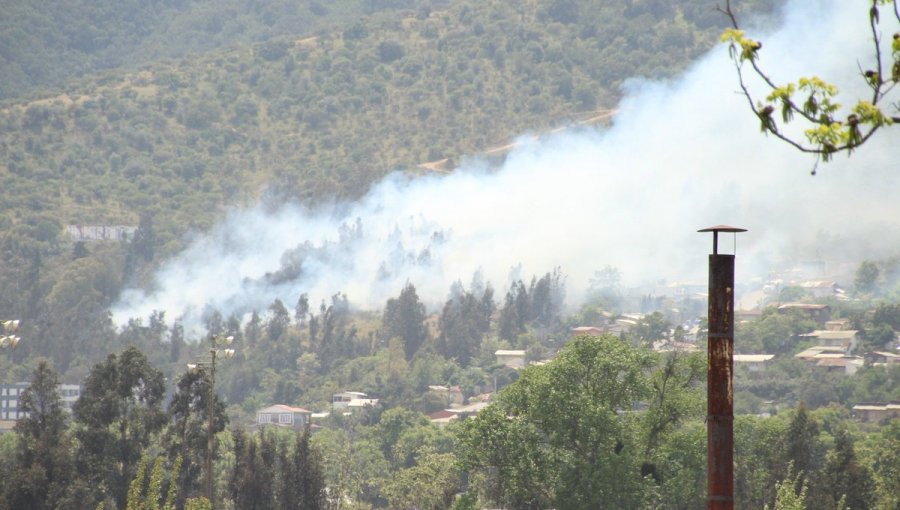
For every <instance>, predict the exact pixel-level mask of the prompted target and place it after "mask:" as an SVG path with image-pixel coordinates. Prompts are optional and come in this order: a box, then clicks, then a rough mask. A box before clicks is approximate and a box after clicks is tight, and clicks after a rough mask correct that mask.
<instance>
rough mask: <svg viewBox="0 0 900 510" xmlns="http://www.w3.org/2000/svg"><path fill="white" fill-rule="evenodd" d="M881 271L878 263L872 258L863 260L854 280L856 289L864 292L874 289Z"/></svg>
mask: <svg viewBox="0 0 900 510" xmlns="http://www.w3.org/2000/svg"><path fill="white" fill-rule="evenodd" d="M880 273H881V270H880V269H878V265H877V264H876V263H875V262H873V261H871V260H865V261H863V262H861V263H860V264H859V267H858V268H857V269H856V276H855V278H854V280H853V284H854V285H855V286H856V290H857V291H858V292H864V293H869V292H872V291H874V290H875V285H876V283H877V282H878V275H879V274H880Z"/></svg>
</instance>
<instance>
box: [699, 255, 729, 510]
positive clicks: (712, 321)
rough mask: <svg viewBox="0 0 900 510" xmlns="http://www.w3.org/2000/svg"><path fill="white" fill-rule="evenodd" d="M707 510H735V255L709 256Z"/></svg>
mask: <svg viewBox="0 0 900 510" xmlns="http://www.w3.org/2000/svg"><path fill="white" fill-rule="evenodd" d="M708 317H709V336H708V340H707V350H708V354H709V357H708V361H707V362H708V368H709V372H708V376H707V377H708V379H707V393H706V398H707V409H708V415H707V417H706V446H707V452H708V453H707V463H708V466H707V467H708V470H707V508H708V509H709V510H732V509H733V508H734V400H733V395H734V390H733V387H732V374H733V363H734V362H733V354H734V255H718V254H716V255H710V256H709V315H708Z"/></svg>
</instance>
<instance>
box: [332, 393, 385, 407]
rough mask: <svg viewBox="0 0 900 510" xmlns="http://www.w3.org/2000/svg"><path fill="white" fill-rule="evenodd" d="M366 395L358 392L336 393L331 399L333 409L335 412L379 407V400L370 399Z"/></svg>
mask: <svg viewBox="0 0 900 510" xmlns="http://www.w3.org/2000/svg"><path fill="white" fill-rule="evenodd" d="M368 397H369V396H368V395H366V394H365V393H360V392H358V391H345V392H343V393H335V394H334V395H333V396H332V398H331V407H332V409H334V410H335V411H338V410H343V409H347V408H354V407H355V408H360V407H368V406H375V405H378V399H377V398H368Z"/></svg>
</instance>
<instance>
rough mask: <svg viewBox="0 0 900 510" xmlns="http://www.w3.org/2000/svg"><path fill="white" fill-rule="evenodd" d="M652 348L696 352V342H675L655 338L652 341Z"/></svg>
mask: <svg viewBox="0 0 900 510" xmlns="http://www.w3.org/2000/svg"><path fill="white" fill-rule="evenodd" d="M653 350H654V351H656V352H673V351H678V352H697V350H698V348H697V345H696V344H692V343H690V342H676V341H675V340H657V341H655V342H653Z"/></svg>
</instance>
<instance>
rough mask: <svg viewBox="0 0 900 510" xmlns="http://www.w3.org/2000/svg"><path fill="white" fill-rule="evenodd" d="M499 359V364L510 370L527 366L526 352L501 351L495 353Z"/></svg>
mask: <svg viewBox="0 0 900 510" xmlns="http://www.w3.org/2000/svg"><path fill="white" fill-rule="evenodd" d="M494 356H496V357H497V364H498V365H504V366H507V367H509V368H522V367H524V366H525V351H506V350H499V351H496V352H495V353H494Z"/></svg>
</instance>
